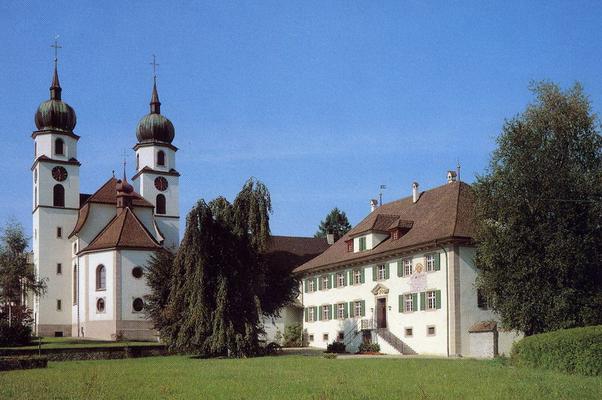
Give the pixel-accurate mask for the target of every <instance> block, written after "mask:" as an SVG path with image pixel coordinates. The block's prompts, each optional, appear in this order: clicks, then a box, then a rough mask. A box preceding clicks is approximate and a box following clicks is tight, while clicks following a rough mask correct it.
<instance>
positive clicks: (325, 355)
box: [322, 353, 337, 360]
mask: <svg viewBox="0 0 602 400" xmlns="http://www.w3.org/2000/svg"><path fill="white" fill-rule="evenodd" d="M322 357H324V358H327V359H329V360H333V359H335V358H337V355H336V354H335V353H324V354H322Z"/></svg>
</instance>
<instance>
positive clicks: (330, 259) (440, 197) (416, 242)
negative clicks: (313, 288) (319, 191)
mask: <svg viewBox="0 0 602 400" xmlns="http://www.w3.org/2000/svg"><path fill="white" fill-rule="evenodd" d="M473 206H474V194H473V191H472V188H471V187H470V185H468V184H466V183H464V182H454V183H448V184H445V185H443V186H439V187H436V188H434V189H431V190H427V191H425V192H423V193H421V194H420V197H419V199H418V201H417V202H416V203H414V202H413V201H412V197H411V196H410V197H406V198H403V199H400V200H397V201H393V202H391V203H386V204H383V205H382V206H380V207H378V208H377V209H376V210H374V211H373V212H371V213H370V214H369V215H368V216H367V217H366V218H364V219H363V220H362V221H361V222H360V223H359V224H357V225H356V226H355V227H354V228H353V229H352V230H351V231H349V232H348V233H347V234H346V235H345V236H343V237H342V238H341V239H340V240H338V241H337V242H336V243H335V244H333V245H332V246H330V248H328V249H327V250H326V251H325V252H323V253H322V254H320V255H319V256H317V257H315V258H313V259H311V260H309V261H308V262H306V263H305V264H303V265H301V266H299V267H297V268H296V269H295V271H294V272H311V271H314V270H318V269H321V268H327V267H336V266H341V265H349V264H353V263H363V262H369V261H370V260H374V259H377V258H379V257H389V256H395V255H399V254H402V253H404V252H409V251H411V250H412V249H415V248H417V247H419V246H422V247H425V246H429V245H434V242H435V241H437V240H439V241H441V240H449V239H468V240H470V239H471V238H473V237H474V233H475V227H474V223H473V219H472V213H473ZM396 226H400V227H405V228H409V230H408V231H407V232H406V233H405V234H403V235H401V237H400V238H399V239H396V240H393V239H391V237H388V238H386V239H385V240H383V241H382V242H381V243H379V244H378V245H377V246H376V247H374V248H373V249H371V250H366V251H361V252H349V251H347V244H346V243H345V242H346V241H348V240H350V239H352V238H353V237H357V236H359V235H360V234H362V233H366V232H371V231H378V232H382V231H384V230H386V229H387V228H388V229H391V228H392V227H396Z"/></svg>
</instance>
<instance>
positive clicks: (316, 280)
mask: <svg viewBox="0 0 602 400" xmlns="http://www.w3.org/2000/svg"><path fill="white" fill-rule="evenodd" d="M314 287H315V288H317V287H318V277H315V278H314Z"/></svg>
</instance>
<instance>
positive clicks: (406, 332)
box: [403, 326, 414, 337]
mask: <svg viewBox="0 0 602 400" xmlns="http://www.w3.org/2000/svg"><path fill="white" fill-rule="evenodd" d="M403 336H404V337H414V328H413V327H411V326H406V327H404V328H403Z"/></svg>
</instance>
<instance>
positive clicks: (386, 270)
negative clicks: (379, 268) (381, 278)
mask: <svg viewBox="0 0 602 400" xmlns="http://www.w3.org/2000/svg"><path fill="white" fill-rule="evenodd" d="M385 279H389V263H386V264H385Z"/></svg>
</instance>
